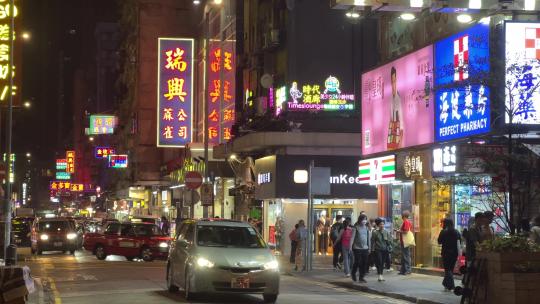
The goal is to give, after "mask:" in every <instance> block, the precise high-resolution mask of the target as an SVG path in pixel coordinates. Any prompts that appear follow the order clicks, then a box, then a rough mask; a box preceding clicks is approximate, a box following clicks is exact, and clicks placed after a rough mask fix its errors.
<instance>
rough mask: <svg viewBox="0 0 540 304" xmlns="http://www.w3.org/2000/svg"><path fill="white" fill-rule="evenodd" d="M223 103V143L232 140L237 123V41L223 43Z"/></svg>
mask: <svg viewBox="0 0 540 304" xmlns="http://www.w3.org/2000/svg"><path fill="white" fill-rule="evenodd" d="M223 56H224V57H223V103H222V106H221V115H222V119H221V125H220V127H221V142H227V141H229V140H230V139H231V138H232V134H231V130H232V126H233V124H234V122H235V116H236V114H235V109H234V106H235V96H236V94H235V87H236V74H235V71H236V69H235V65H236V62H234V58H235V57H236V49H235V40H226V41H224V42H223Z"/></svg>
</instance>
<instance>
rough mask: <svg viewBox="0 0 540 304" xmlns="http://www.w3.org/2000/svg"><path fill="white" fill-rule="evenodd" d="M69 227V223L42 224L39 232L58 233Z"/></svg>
mask: <svg viewBox="0 0 540 304" xmlns="http://www.w3.org/2000/svg"><path fill="white" fill-rule="evenodd" d="M67 227H68V222H60V221H55V222H40V223H39V231H41V232H56V231H62V230H65V229H66V228H67Z"/></svg>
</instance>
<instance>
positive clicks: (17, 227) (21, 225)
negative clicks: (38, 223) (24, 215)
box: [12, 220, 30, 232]
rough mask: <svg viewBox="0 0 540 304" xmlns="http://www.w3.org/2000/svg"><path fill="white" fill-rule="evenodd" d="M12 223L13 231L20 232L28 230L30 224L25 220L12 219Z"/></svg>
mask: <svg viewBox="0 0 540 304" xmlns="http://www.w3.org/2000/svg"><path fill="white" fill-rule="evenodd" d="M12 223H13V231H15V232H22V231H28V230H30V225H29V224H28V223H27V222H25V221H21V220H14V221H13V222H12Z"/></svg>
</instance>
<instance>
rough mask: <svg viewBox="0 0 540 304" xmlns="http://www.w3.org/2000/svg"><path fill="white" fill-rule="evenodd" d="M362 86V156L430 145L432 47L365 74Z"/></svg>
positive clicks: (432, 113)
mask: <svg viewBox="0 0 540 304" xmlns="http://www.w3.org/2000/svg"><path fill="white" fill-rule="evenodd" d="M452 77H453V75H452ZM361 85H362V154H363V155H368V154H373V153H378V152H384V151H388V150H395V149H401V148H407V147H412V146H417V145H423V144H428V143H432V142H433V124H434V122H433V115H434V109H433V108H434V107H433V94H432V93H431V88H432V87H433V47H432V46H428V47H425V48H423V49H420V50H418V51H416V52H414V53H411V54H409V55H406V56H404V57H401V58H399V59H397V60H395V61H392V62H390V63H388V64H385V65H383V66H381V67H379V68H376V69H374V70H372V71H369V72H367V73H364V74H363V75H362V84H361Z"/></svg>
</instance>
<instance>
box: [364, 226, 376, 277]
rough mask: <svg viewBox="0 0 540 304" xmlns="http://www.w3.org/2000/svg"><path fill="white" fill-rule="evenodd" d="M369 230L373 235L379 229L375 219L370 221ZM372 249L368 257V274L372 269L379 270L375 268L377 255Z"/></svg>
mask: <svg viewBox="0 0 540 304" xmlns="http://www.w3.org/2000/svg"><path fill="white" fill-rule="evenodd" d="M368 228H369V231H370V232H371V233H372V234H373V231H375V230H376V229H377V225H376V224H375V219H369V223H368ZM372 247H373V246H372ZM371 249H372V251H371V252H370V253H369V255H368V262H367V264H366V273H369V270H370V269H372V270H377V267H376V266H375V253H374V252H373V248H371Z"/></svg>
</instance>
